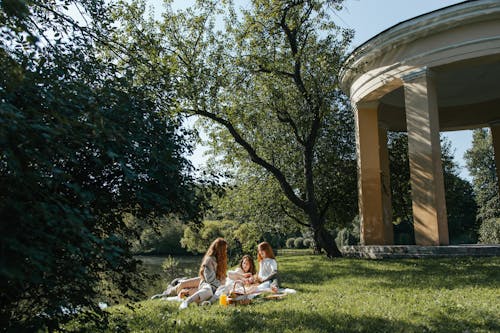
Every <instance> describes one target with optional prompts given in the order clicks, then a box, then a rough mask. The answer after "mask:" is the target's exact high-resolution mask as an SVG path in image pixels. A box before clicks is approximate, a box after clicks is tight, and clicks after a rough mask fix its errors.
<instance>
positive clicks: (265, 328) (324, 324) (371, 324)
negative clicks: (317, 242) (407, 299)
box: [164, 308, 500, 333]
mask: <svg viewBox="0 0 500 333" xmlns="http://www.w3.org/2000/svg"><path fill="white" fill-rule="evenodd" d="M164 328H166V326H165V327H164ZM499 329H500V326H499V323H498V321H495V320H493V319H489V320H486V321H484V322H482V323H473V322H468V321H457V320H455V319H453V318H451V317H448V316H442V315H441V316H440V315H438V316H432V317H431V318H429V320H428V321H426V322H425V324H413V323H410V322H405V321H400V320H390V319H386V318H376V317H370V316H363V315H360V316H349V315H345V314H339V313H331V314H319V313H314V312H310V313H305V312H298V311H286V310H285V311H283V310H279V311H278V310H276V311H274V310H273V311H270V312H268V313H266V314H265V315H262V313H259V314H256V313H254V312H252V311H248V310H247V308H245V309H244V310H241V311H233V312H232V313H228V314H226V316H225V318H224V320H213V321H212V320H206V321H204V322H203V323H200V322H199V321H197V320H196V318H189V319H186V320H180V321H179V320H172V321H171V324H170V325H169V331H176V332H285V331H286V332H346V333H350V332H358V333H359V332H408V333H411V332H445V333H446V332H479V331H480V332H497V331H498V330H499Z"/></svg>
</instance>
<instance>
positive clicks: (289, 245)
mask: <svg viewBox="0 0 500 333" xmlns="http://www.w3.org/2000/svg"><path fill="white" fill-rule="evenodd" d="M285 244H286V247H287V248H289V249H293V248H294V247H295V238H288V239H287V240H286V243H285Z"/></svg>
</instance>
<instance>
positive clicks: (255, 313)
mask: <svg viewBox="0 0 500 333" xmlns="http://www.w3.org/2000/svg"><path fill="white" fill-rule="evenodd" d="M277 260H278V264H279V270H280V276H281V282H282V284H283V285H284V286H286V287H289V288H294V289H296V290H297V294H294V295H289V296H287V297H286V298H285V299H282V300H278V301H276V300H256V301H254V302H253V303H252V304H250V305H247V306H237V307H234V306H229V307H222V306H219V305H218V304H217V305H212V306H204V307H197V306H195V305H191V306H190V307H189V308H188V309H186V310H183V311H179V310H178V305H179V304H178V303H175V302H167V301H162V300H154V301H150V300H147V301H143V302H140V303H137V304H136V309H135V311H132V310H130V309H129V308H127V307H125V306H115V307H111V308H109V311H110V312H111V325H110V328H109V331H110V332H125V331H131V332H500V257H495V258H445V259H405V260H401V259H398V260H383V261H373V260H359V259H334V260H329V259H327V258H325V257H322V256H313V255H285V256H278V257H277Z"/></svg>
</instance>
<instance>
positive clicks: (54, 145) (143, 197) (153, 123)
mask: <svg viewBox="0 0 500 333" xmlns="http://www.w3.org/2000/svg"><path fill="white" fill-rule="evenodd" d="M69 3H70V1H64V2H55V1H51V2H47V1H32V2H26V4H27V6H29V8H30V10H31V12H30V20H28V22H31V23H29V24H25V25H23V24H21V23H20V22H18V21H16V20H15V18H14V17H13V16H12V15H13V14H11V13H10V12H8V13H6V12H5V11H4V9H3V7H2V11H0V17H1V18H5V19H6V20H7V21H8V23H9V24H8V25H6V26H5V27H3V28H2V30H1V34H0V40H1V41H2V42H5V43H3V44H2V45H6V46H5V48H3V49H1V50H0V69H1V70H2V73H3V74H2V77H1V78H0V249H1V251H0V266H1V270H0V288H1V290H2V294H1V295H0V303H2V305H3V306H2V309H1V310H0V321H1V322H2V323H5V325H6V326H4V327H6V329H7V330H11V331H37V330H49V331H52V330H55V329H56V328H57V327H59V325H60V324H61V323H64V322H66V321H67V320H68V319H69V318H70V317H72V316H74V315H75V314H76V312H77V311H76V309H78V312H79V313H80V314H87V315H89V317H90V318H91V319H92V320H94V321H96V322H99V321H102V320H103V317H104V316H105V313H103V312H102V311H101V310H100V309H99V308H98V306H97V298H98V297H105V296H106V295H103V293H106V292H107V291H106V290H105V291H104V292H103V291H102V290H100V289H99V286H100V283H101V282H102V280H103V279H104V280H106V281H107V282H108V285H109V286H112V287H110V289H111V288H116V289H118V290H120V291H121V292H122V293H123V294H124V296H126V294H127V293H128V292H129V291H130V290H133V291H137V290H136V283H135V282H136V281H137V280H138V279H140V278H141V274H139V273H138V266H137V262H136V260H134V259H133V257H132V253H131V251H130V247H131V244H130V242H131V240H132V239H133V237H134V236H135V235H136V234H137V230H136V229H135V227H136V226H135V225H127V224H126V223H125V220H124V216H125V213H130V214H133V215H134V216H136V217H143V218H145V217H148V219H147V221H148V223H153V222H152V221H154V217H162V216H165V215H170V216H174V215H176V216H178V218H179V219H190V220H191V219H194V220H196V219H198V218H199V213H200V212H199V207H200V206H199V205H200V204H201V203H202V198H201V196H200V195H199V194H198V192H197V185H196V184H195V183H194V180H193V179H192V178H191V176H190V175H189V172H190V171H191V168H192V166H191V165H190V163H189V162H188V161H187V160H186V159H185V158H184V157H183V154H184V152H185V151H189V150H190V149H191V147H190V145H189V144H188V143H187V142H186V141H184V140H185V138H186V132H185V131H179V123H180V120H179V119H178V118H176V117H174V116H172V115H171V114H170V113H169V112H168V102H169V99H170V98H171V92H170V88H169V86H168V81H167V82H166V81H165V80H163V78H162V77H161V76H160V75H156V76H152V77H151V80H150V81H148V84H145V85H143V84H142V83H143V82H144V81H145V79H144V77H141V76H140V74H141V72H140V71H139V69H138V67H135V64H134V63H133V61H137V59H140V58H141V56H142V55H141V54H138V55H136V54H130V57H129V59H130V60H131V61H132V62H131V63H122V62H119V61H117V60H116V59H114V60H113V61H110V60H109V57H108V55H109V54H110V53H112V52H115V53H114V54H115V56H116V54H117V53H119V51H118V50H117V48H116V44H104V45H103V42H104V41H107V40H108V37H109V36H110V35H111V32H110V31H109V30H107V28H106V22H109V17H108V16H107V14H106V13H107V12H106V6H105V5H104V3H103V2H102V1H71V3H73V5H74V6H77V7H79V8H80V9H81V10H82V15H83V16H85V17H86V18H92V19H95V20H97V19H99V18H100V19H101V21H100V22H96V21H92V20H91V21H89V25H88V26H85V27H83V26H79V25H77V24H76V22H75V21H73V18H72V17H69V16H67V15H66V13H65V10H66V9H65V8H64V6H65V5H67V4H69ZM4 4H5V2H2V5H4ZM49 31H50V32H51V33H53V34H54V35H55V34H57V33H59V34H60V35H61V36H64V37H61V40H60V41H59V42H53V41H52V40H46V41H45V42H46V43H45V44H43V45H37V44H33V43H32V42H33V41H34V40H35V39H32V41H31V42H28V43H23V38H24V37H23V36H25V35H29V36H36V37H37V38H38V37H40V38H41V39H43V38H44V36H45V37H47V33H48V32H49ZM8 36H10V37H12V36H14V37H16V38H17V37H19V38H17V39H15V38H14V39H12V38H11V39H10V40H8V38H7V37H8ZM9 46H12V47H9ZM17 46H19V47H17ZM119 50H120V51H123V49H119ZM122 59H124V58H122ZM167 74H168V73H167ZM157 90H161V92H160V93H159V94H158V95H156V94H153V93H152V92H153V91H155V92H156V91H157ZM165 110H166V111H165ZM108 292H109V290H108ZM108 296H109V295H108ZM41 313H43V314H46V315H44V316H40V314H41Z"/></svg>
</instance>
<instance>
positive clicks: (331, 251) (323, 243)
mask: <svg viewBox="0 0 500 333" xmlns="http://www.w3.org/2000/svg"><path fill="white" fill-rule="evenodd" d="M324 222H325V221H324V220H321V219H317V220H316V219H313V218H311V220H310V223H311V228H312V231H313V236H314V242H315V251H318V249H319V251H320V252H321V250H325V252H326V256H327V257H328V258H335V257H337V258H338V257H342V252H340V250H339V248H338V247H337V243H335V239H334V238H333V237H332V235H331V234H330V233H329V232H328V231H327V230H326V229H325V227H324Z"/></svg>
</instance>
